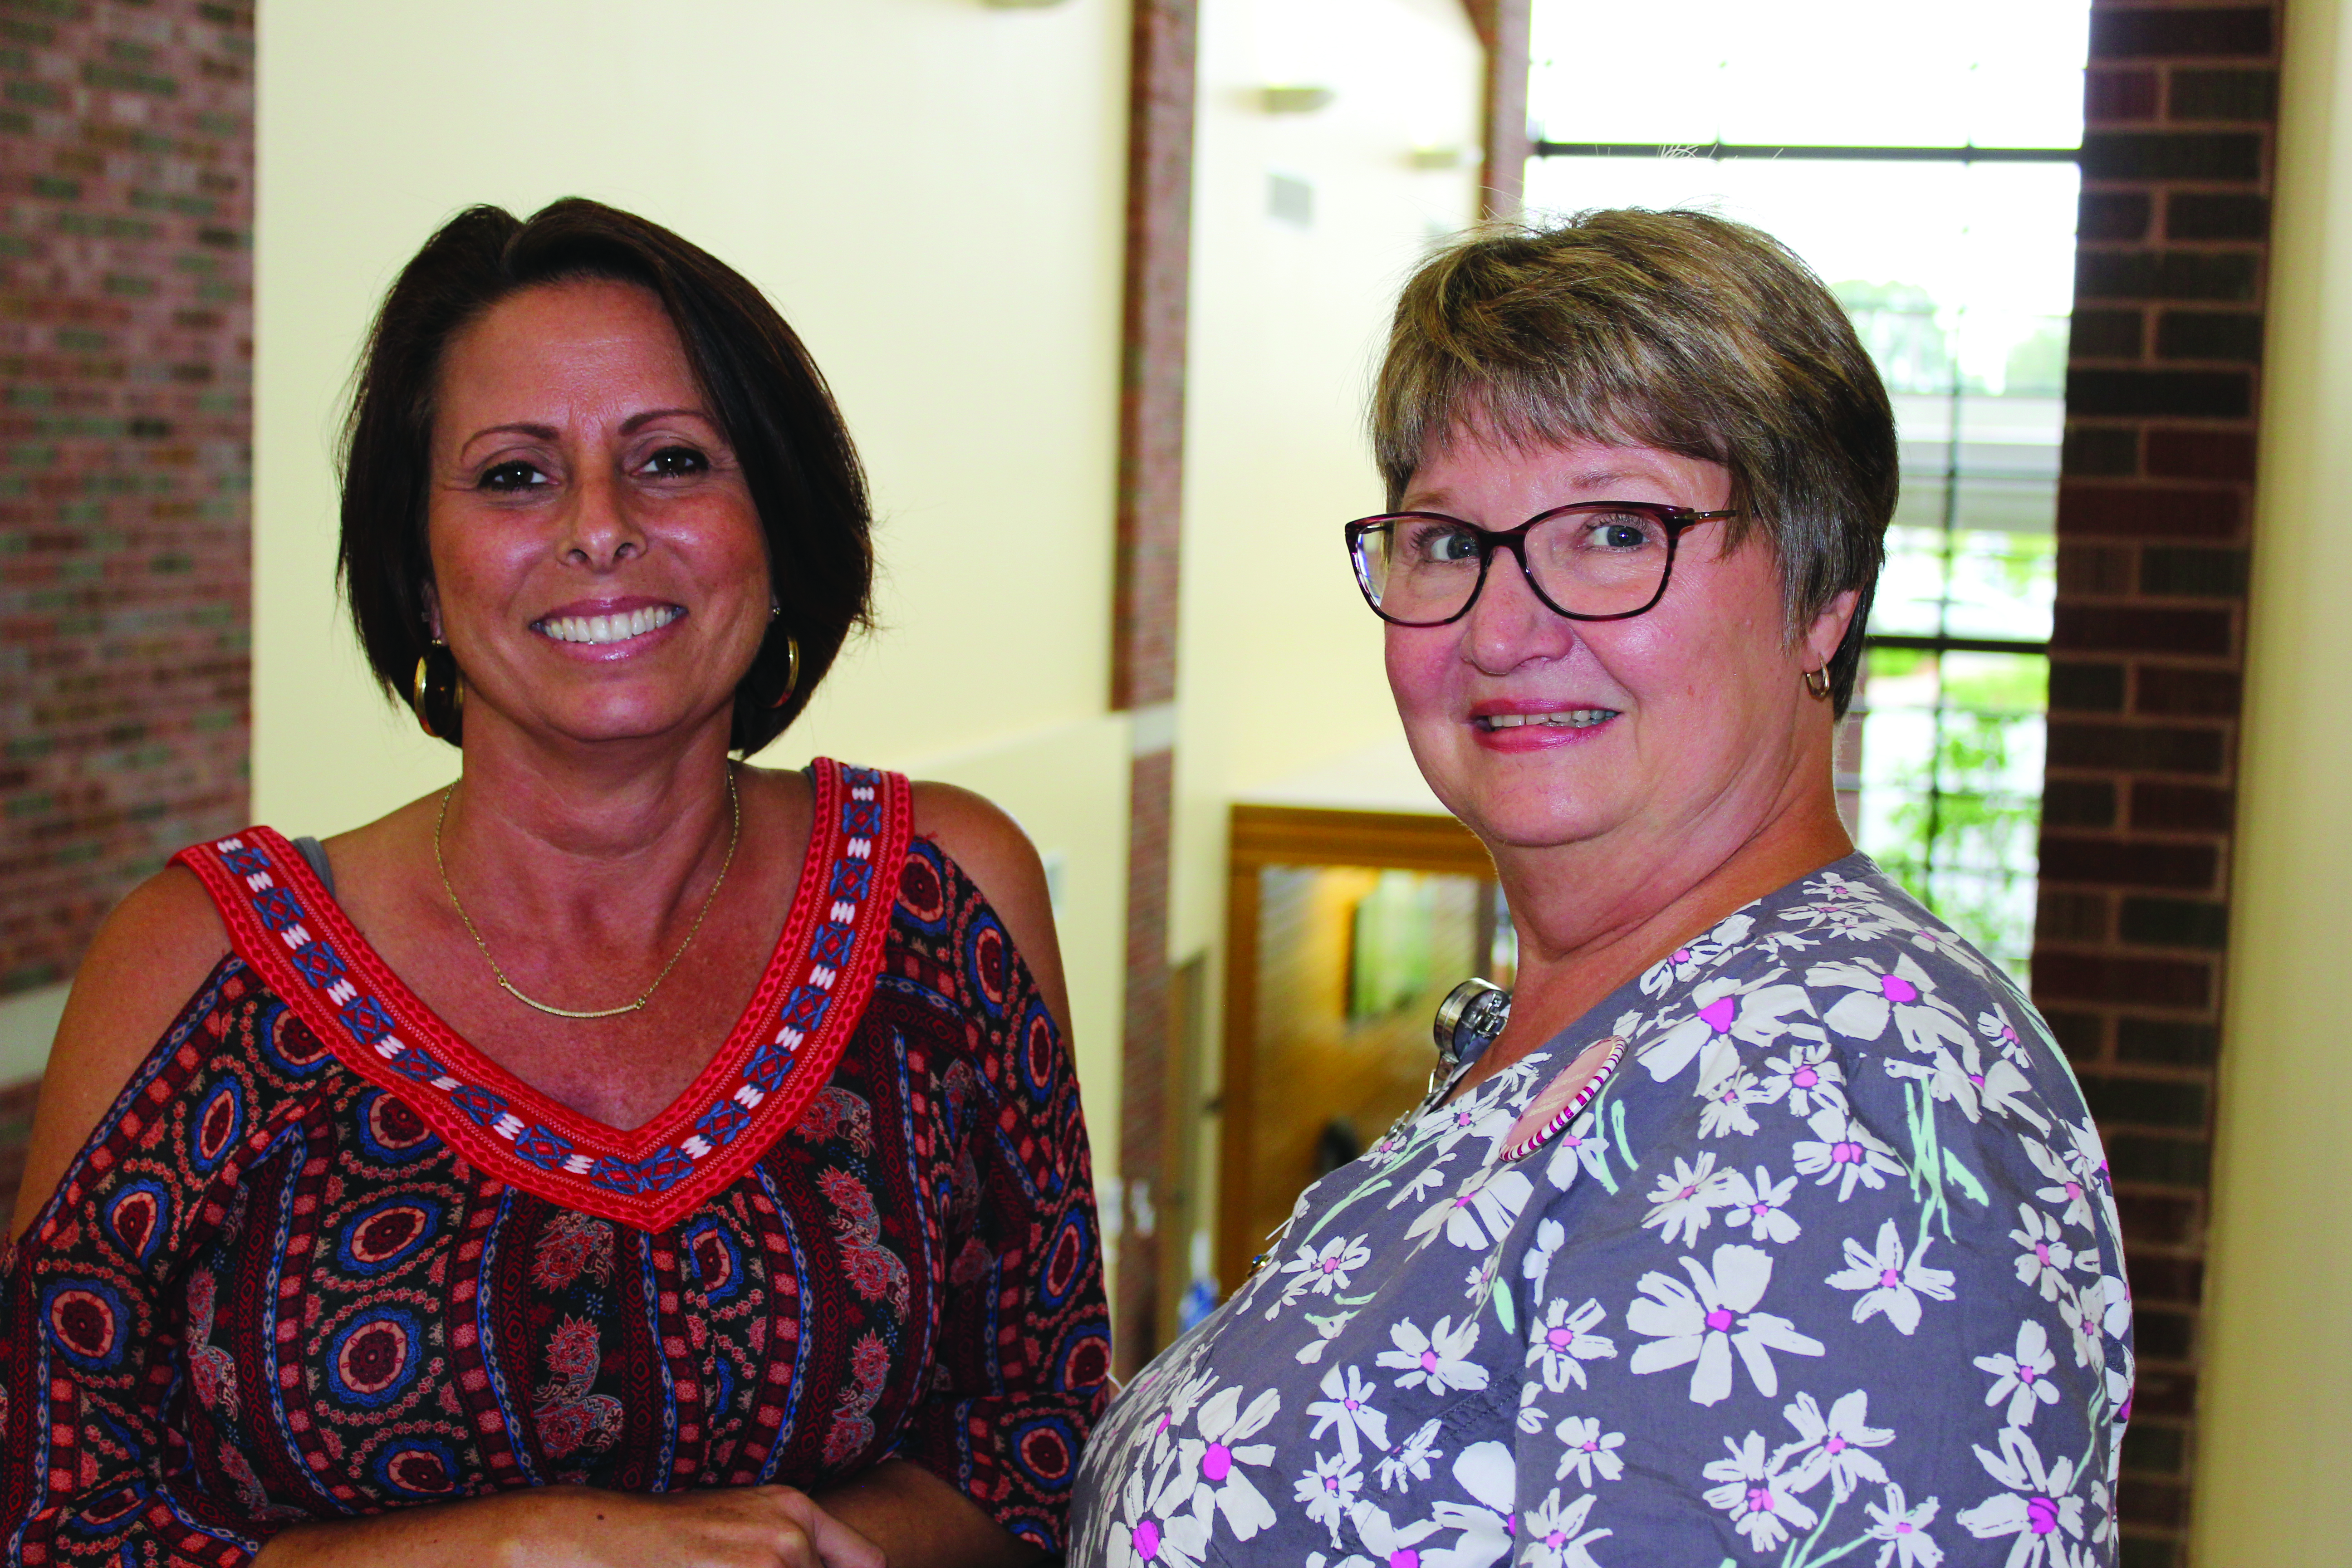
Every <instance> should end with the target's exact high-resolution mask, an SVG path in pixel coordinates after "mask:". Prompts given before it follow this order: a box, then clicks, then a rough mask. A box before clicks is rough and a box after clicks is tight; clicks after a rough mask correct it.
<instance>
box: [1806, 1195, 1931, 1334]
mask: <svg viewBox="0 0 2352 1568" xmlns="http://www.w3.org/2000/svg"><path fill="white" fill-rule="evenodd" d="M1934 1242H1935V1237H1926V1238H1924V1239H1922V1240H1921V1241H1920V1243H1919V1245H1918V1247H1916V1249H1914V1250H1913V1251H1911V1252H1910V1253H1908V1254H1906V1253H1905V1252H1904V1250H1903V1237H1902V1234H1901V1233H1900V1232H1899V1231H1897V1230H1896V1229H1895V1222H1894V1221H1893V1220H1891V1219H1890V1220H1887V1221H1885V1222H1884V1223H1882V1224H1881V1225H1880V1226H1879V1227H1878V1247H1877V1249H1876V1250H1875V1251H1872V1250H1870V1249H1868V1248H1865V1247H1864V1246H1863V1245H1862V1243H1860V1242H1858V1241H1856V1240H1854V1239H1853V1237H1846V1241H1845V1264H1846V1266H1845V1267H1844V1268H1841V1269H1839V1270H1838V1271H1837V1272H1836V1273H1834V1274H1832V1275H1831V1276H1830V1277H1829V1279H1828V1283H1829V1284H1830V1285H1831V1286H1832V1287H1834V1288H1835V1289H1840V1290H1859V1291H1861V1292H1862V1295H1861V1298H1860V1299H1859V1300H1856V1301H1855V1302H1854V1304H1853V1321H1855V1322H1857V1323H1860V1322H1866V1321H1869V1320H1870V1319H1871V1318H1873V1317H1874V1316H1876V1315H1877V1314H1879V1313H1881V1312H1884V1313H1885V1314H1886V1321H1888V1322H1890V1323H1892V1324H1894V1325H1895V1328H1896V1329H1897V1330H1899V1331H1902V1332H1903V1333H1905V1334H1906V1335H1907V1334H1909V1333H1911V1332H1913V1331H1916V1329H1917V1328H1918V1327H1919V1310H1920V1309H1919V1298H1920V1297H1922V1296H1925V1297H1927V1298H1928V1299H1929V1300H1936V1301H1948V1300H1951V1299H1952V1275H1951V1273H1950V1271H1949V1270H1948V1269H1943V1268H1928V1267H1927V1264H1926V1263H1925V1262H1923V1261H1922V1259H1924V1258H1926V1257H1927V1248H1928V1247H1930V1246H1932V1245H1933V1244H1934Z"/></svg>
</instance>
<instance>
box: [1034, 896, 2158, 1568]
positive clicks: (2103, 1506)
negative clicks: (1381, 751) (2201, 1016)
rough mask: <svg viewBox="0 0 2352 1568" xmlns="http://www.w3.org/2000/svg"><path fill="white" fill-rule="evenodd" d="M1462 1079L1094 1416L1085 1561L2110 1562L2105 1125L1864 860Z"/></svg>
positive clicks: (2028, 1565)
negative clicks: (1597, 1072)
mask: <svg viewBox="0 0 2352 1568" xmlns="http://www.w3.org/2000/svg"><path fill="white" fill-rule="evenodd" d="M1612 1036H1613V1037H1617V1038H1618V1039H1620V1040H1622V1042H1623V1049H1622V1055H1621V1056H1620V1058H1619V1060H1618V1064H1617V1066H1616V1067H1615V1068H1614V1069H1613V1070H1612V1072H1610V1074H1609V1076H1608V1077H1607V1079H1606V1080H1605V1081H1603V1082H1601V1084H1600V1086H1599V1088H1598V1089H1597V1090H1596V1091H1595V1092H1594V1093H1593V1094H1592V1096H1591V1100H1589V1101H1588V1102H1587V1103H1586V1105H1585V1107H1584V1108H1583V1109H1582V1110H1580V1112H1578V1113H1576V1114H1575V1115H1573V1116H1572V1117H1571V1118H1570V1120H1569V1121H1567V1123H1566V1125H1565V1126H1564V1127H1559V1128H1558V1129H1557V1130H1556V1131H1554V1132H1553V1134H1552V1136H1550V1137H1549V1139H1547V1140H1545V1141H1544V1142H1540V1143H1539V1144H1538V1145H1537V1146H1536V1147H1535V1148H1533V1149H1532V1150H1531V1151H1527V1152H1525V1153H1524V1155H1523V1157H1520V1158H1516V1159H1515V1158H1510V1157H1507V1156H1508V1155H1509V1154H1514V1153H1518V1152H1520V1148H1521V1146H1522V1145H1523V1142H1524V1141H1525V1139H1526V1138H1527V1137H1528V1131H1527V1126H1522V1125H1521V1119H1522V1117H1523V1116H1525V1115H1526V1113H1527V1112H1528V1110H1529V1108H1530V1107H1531V1106H1533V1105H1535V1104H1536V1102H1537V1101H1538V1100H1539V1099H1540V1098H1541V1096H1542V1091H1543V1090H1544V1089H1546V1088H1547V1086H1548V1085H1549V1083H1550V1082H1551V1081H1552V1080H1553V1079H1555V1078H1556V1076H1557V1075H1558V1074H1559V1072H1561V1071H1562V1070H1563V1069H1564V1068H1566V1067H1567V1066H1568V1064H1570V1062H1572V1061H1573V1060H1574V1059H1575V1058H1577V1057H1578V1056H1580V1054H1581V1053H1583V1052H1584V1051H1585V1050H1586V1049H1587V1048H1588V1047H1591V1046H1593V1045H1595V1044H1596V1043H1599V1042H1601V1041H1604V1040H1607V1039H1608V1038H1610V1037H1612ZM1450 1088H1451V1086H1450V1085H1447V1086H1443V1087H1441V1089H1438V1090H1437V1091H1435V1092H1433V1095H1432V1096H1431V1098H1430V1100H1428V1101H1426V1102H1424V1104H1423V1106H1422V1107H1421V1108H1420V1110H1417V1111H1416V1112H1414V1113H1413V1114H1412V1115H1410V1116H1408V1117H1407V1118H1405V1119H1404V1120H1403V1121H1401V1122H1400V1123H1399V1124H1398V1126H1397V1127H1396V1128H1395V1129H1394V1130H1392V1131H1391V1132H1390V1133H1389V1134H1388V1135H1387V1136H1386V1137H1384V1138H1383V1139H1381V1141H1380V1142H1379V1143H1377V1144H1376V1145H1375V1146H1374V1147H1373V1148H1372V1149H1371V1150H1370V1152H1367V1153H1366V1154H1365V1155H1364V1157H1363V1158H1362V1159H1360V1160H1359V1161H1357V1162H1356V1163H1354V1164H1352V1165H1349V1166H1346V1167H1344V1168H1342V1169H1340V1170H1339V1171H1337V1172H1335V1173H1332V1174H1330V1175H1328V1176H1326V1177H1324V1178H1322V1179H1321V1180H1320V1181H1318V1182H1317V1183H1316V1184H1314V1185H1313V1186H1311V1187H1309V1188H1308V1189H1307V1192H1306V1193H1305V1194H1304V1195H1302V1196H1301V1197H1300V1199H1299V1201H1298V1205H1297V1208H1296V1210H1295V1211H1294V1212H1293V1215H1292V1218H1291V1220H1290V1223H1289V1225H1288V1226H1287V1228H1286V1232H1285V1234H1284V1235H1283V1236H1281V1237H1279V1238H1278V1239H1277V1240H1276V1243H1275V1244H1274V1247H1273V1250H1272V1251H1271V1252H1270V1253H1269V1255H1268V1258H1267V1260H1266V1261H1265V1265H1264V1266H1263V1267H1262V1268H1260V1269H1259V1270H1258V1272H1257V1273H1256V1274H1255V1276H1254V1277H1253V1278H1252V1279H1250V1280H1249V1281H1248V1282H1247V1283H1246V1284H1245V1285H1244V1287H1243V1288H1242V1289H1240V1290H1239V1291H1237V1292H1236V1293H1235V1294H1234V1297H1233V1299H1232V1300H1228V1301H1227V1302H1226V1303H1225V1304H1224V1305H1223V1307H1222V1308H1221V1309H1219V1310H1218V1311H1217V1312H1216V1313H1214V1314H1213V1316H1212V1317H1210V1318H1209V1320H1208V1321H1205V1322H1203V1323H1202V1324H1201V1325H1200V1326H1199V1327H1197V1328H1196V1329H1194V1330H1193V1331H1192V1333H1190V1334H1189V1335H1187V1336H1186V1337H1184V1338H1183V1339H1181V1340H1179V1341H1178V1342H1176V1343H1175V1344H1174V1345H1173V1346H1171V1347H1170V1349H1169V1350H1168V1351H1167V1352H1164V1353H1163V1354H1162V1355H1160V1357H1159V1359H1158V1360H1156V1361H1155V1362H1153V1363H1152V1364H1151V1365H1150V1367H1149V1368H1147V1369H1146V1370H1145V1371H1144V1372H1143V1373H1141V1374H1140V1375H1139V1377H1138V1378H1137V1379H1136V1381H1135V1382H1134V1383H1133V1384H1131V1385H1129V1388H1128V1389H1127V1390H1126V1392H1125V1393H1124V1394H1122V1395H1121V1396H1120V1398H1119V1399H1118V1402H1117V1403H1116V1404H1115V1405H1113V1406H1112V1408H1111V1411H1110V1413H1109V1414H1108V1415H1107V1416H1106V1417H1105V1419H1104V1424H1103V1426H1101V1428H1100V1429H1098V1431H1097V1434H1096V1437H1095V1441H1094V1445H1093V1447H1090V1448H1089V1449H1088V1450H1087V1457H1086V1461H1085V1463H1084V1465H1083V1467H1082V1469H1081V1473H1080V1477H1079V1481H1078V1496H1077V1501H1076V1507H1075V1510H1074V1513H1073V1517H1072V1540H1073V1546H1072V1551H1071V1558H1072V1561H1073V1562H1076V1563H1084V1564H1087V1568H1098V1565H1105V1568H1135V1565H1136V1564H1150V1565H1151V1568H1201V1565H1202V1564H1209V1563H1216V1564H1226V1563H1249V1564H1252V1565H1259V1564H1265V1565H1269V1568H1270V1565H1274V1564H1297V1565H1299V1568H1490V1565H1492V1564H1497V1563H1517V1564H1526V1565H1529V1568H1654V1565H1665V1564H1673V1565H1675V1568H1719V1565H1730V1564H1745V1563H1772V1564H1774V1565H1776V1568H1819V1565H1822V1564H1826V1563H1832V1562H1846V1563H1870V1564H1874V1565H1875V1568H1937V1565H1938V1564H1940V1563H1947V1562H1948V1563H1954V1564H1958V1563H1969V1564H1979V1563H1984V1564H1993V1563H2000V1564H2005V1565H2006V1568H2103V1565H2110V1564H2112V1563H2114V1562H2115V1560H2116V1532H2115V1523H2114V1506H2113V1505H2114V1495H2115V1494H2114V1488H2115V1482H2116V1451H2117V1445H2118V1443H2119V1440H2120V1438H2121V1436H2122V1434H2123V1427H2124V1423H2125V1421H2126V1419H2127V1418H2128V1415H2129V1412H2130V1406H2131V1388H2132V1352H2131V1308H2130V1302H2129V1298H2128V1296H2127V1294H2126V1289H2125V1286H2124V1277H2123V1259H2122V1254H2121V1250H2120V1247H2119V1246H2118V1243H2117V1230H2116V1215H2115V1209H2114V1204H2113V1200H2112V1196H2111V1194H2110V1189H2109V1184H2108V1177H2107V1169H2106V1163H2105V1157H2104V1156H2103V1155H2102V1153H2101V1152H2100V1148H2099V1140H2098V1136H2097V1134H2096V1132H2095V1131H2093V1129H2092V1126H2091V1122H2090V1118H2089V1116H2088V1115H2087V1114H2086V1113H2085V1111H2084V1105H2083V1099H2082V1095H2081V1093H2080V1091H2079V1090H2078V1089H2077V1088H2076V1086H2075V1084H2074V1079H2073V1077H2072V1075H2071V1074H2070V1073H2069V1072H2068V1070H2067V1068H2066V1066H2065V1063H2064V1061H2063V1058H2061V1057H2060V1056H2059V1055H2058V1053H2057V1052H2056V1050H2055V1049H2054V1048H2053V1046H2052V1044H2051V1042H2050V1038H2049V1036H2048V1034H2047V1032H2046V1031H2045V1030H2044V1028H2043V1026H2042V1021H2041V1019H2040V1018H2039V1017H2038V1016H2035V1014H2034V1013H2033V1011H2032V1008H2031V1007H2030V1006H2029V1005H2027V1004H2026V1002H2025V1000H2024V998H2023V997H2022V996H2021V995H2020V994H2019V993H2018V992H2017V990H2016V988H2015V987H2014V986H2013V985H2011V984H2010V983H2009V981H2008V979H2007V978H2006V977H2005V976H2004V975H2002V974H2001V973H2000V971H1999V970H1998V969H1996V968H1994V967H1993V966H1992V965H1991V964H1990V963H1988V962H1987V961H1986V960H1985V959H1984V958H1983V957H1982V956H1981V955H1980V954H1979V953H1978V952H1975V951H1974V950H1973V949H1972V948H1970V947H1969V945H1968V944H1967V943H1966V942H1962V941H1961V940H1960V939H1959V938H1958V937H1957V936H1955V935H1954V934H1953V933H1952V932H1951V931H1949V930H1948V929H1947V928H1945V927H1944V926H1942V925H1941V924H1939V923H1937V921H1936V920H1935V919H1934V917H1933V916H1931V915H1929V914H1928V913H1927V911H1926V910H1922V909H1921V908H1920V907H1919V906H1918V905H1917V904H1916V903H1914V902H1913V901H1912V900H1910V899H1908V898H1906V896H1905V895H1904V894H1903V893H1902V892H1901V891H1900V890H1898V889H1896V888H1895V886H1894V885H1893V884H1892V883H1890V882H1889V881H1887V880H1886V879H1885V877H1884V876H1882V875H1881V874H1880V873H1879V872H1878V870H1877V868H1875V867H1874V866H1873V865H1872V864H1871V863H1870V862H1869V861H1868V860H1866V859H1864V858H1862V857H1859V856H1856V857H1853V858H1850V859H1846V860H1842V861H1839V862H1837V863H1836V864H1834V865H1832V866H1830V867H1827V868H1823V869H1822V870H1821V871H1819V872H1816V873H1814V874H1813V875H1811V876H1809V877H1805V878H1802V879H1799V880H1798V881H1797V882H1795V883H1792V884H1791V885H1790V886H1789V887H1787V888H1784V889H1781V890H1780V891H1779V892H1777V893H1775V894H1773V895H1771V896H1770V897H1768V898H1766V899H1763V900H1759V902H1757V903H1755V904H1752V905H1750V906H1749V907H1748V908H1747V909H1746V910H1742V911H1740V912H1739V913H1738V914H1736V915H1734V916H1732V917H1731V918H1730V919H1728V920H1727V921H1724V922H1723V923H1722V924H1721V925H1720V926H1718V927H1717V929H1715V930H1714V931H1710V932H1708V933H1707V934H1706V936H1705V937H1704V938H1702V939H1701V940H1698V941H1696V942H1692V943H1691V944H1690V945H1689V946H1688V947H1687V948H1685V949H1683V950H1682V951H1680V952H1675V953H1674V954H1672V955H1671V956H1670V957H1668V958H1667V959H1666V960H1665V961H1664V962H1663V963H1659V964H1658V965H1657V966H1656V967H1655V968H1654V969H1652V970H1651V971H1650V972H1649V973H1645V974H1643V975H1642V976H1640V977H1639V978H1638V979H1637V980H1635V981H1634V982H1633V983H1631V984H1627V985H1626V986H1625V987H1623V988H1622V990H1620V991H1619V992H1618V993H1617V994H1615V995H1613V996H1612V997H1610V998H1609V999H1608V1000H1606V1001H1604V1002H1603V1003H1602V1004H1601V1005H1600V1006H1598V1007H1596V1008H1594V1009H1593V1010H1592V1012H1591V1014H1590V1015H1588V1016H1586V1017H1584V1018H1583V1019H1581V1020H1580V1021H1579V1022H1578V1023H1577V1024H1575V1025H1573V1026H1570V1028H1568V1029H1567V1030H1565V1031H1564V1032H1563V1033H1562V1034H1561V1035H1560V1036H1559V1037H1558V1038H1557V1039H1555V1040H1553V1041H1552V1042H1550V1044H1549V1046H1548V1047H1546V1048H1544V1049H1542V1050H1539V1051H1537V1052H1534V1053H1532V1054H1530V1055H1529V1056H1528V1057H1527V1058H1523V1059H1522V1060H1520V1061H1518V1062H1516V1063H1513V1064H1512V1065H1511V1066H1510V1067H1508V1068H1505V1069H1504V1070H1503V1071H1501V1072H1500V1073H1497V1074H1496V1076H1494V1077H1493V1078H1491V1079H1487V1080H1486V1082H1484V1083H1481V1084H1479V1085H1477V1086H1475V1088H1473V1089H1468V1090H1466V1091H1465V1092H1464V1093H1463V1094H1462V1095H1461V1096H1460V1098H1458V1099H1456V1100H1451V1101H1447V1100H1444V1094H1445V1092H1446V1091H1447V1089H1450ZM1552 1120H1553V1118H1552V1116H1551V1114H1550V1110H1549V1107H1547V1108H1546V1110H1545V1111H1544V1113H1542V1114H1539V1115H1538V1116H1535V1117H1532V1118H1528V1125H1529V1126H1532V1127H1533V1128H1534V1129H1535V1130H1537V1131H1540V1130H1542V1129H1543V1128H1544V1127H1546V1126H1548V1125H1549V1124H1550V1123H1551V1121H1552ZM1515 1128H1517V1131H1515Z"/></svg>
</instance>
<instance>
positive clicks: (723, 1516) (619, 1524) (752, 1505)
mask: <svg viewBox="0 0 2352 1568" xmlns="http://www.w3.org/2000/svg"><path fill="white" fill-rule="evenodd" d="M255 1563H256V1568H342V1565H344V1564H352V1565H354V1568H356V1565H359V1564H369V1565H382V1568H442V1565H445V1564H446V1568H643V1565H645V1564H647V1563H661V1564H664V1565H665V1568H887V1563H886V1560H885V1559H884V1557H883V1554H882V1549H881V1548H880V1547H878V1546H876V1545H875V1544H874V1543H873V1542H870V1541H868V1540H866V1537H864V1536H863V1535H860V1534H858V1533H857V1532H856V1531H854V1530H852V1529H850V1528H849V1527H848V1526H847V1525H845V1524H844V1523H842V1522H841V1521H839V1520H837V1519H835V1518H834V1517H833V1515H831V1514H829V1513H827V1512H826V1511H825V1510H824V1509H822V1508H819V1507H818V1506H817V1505H816V1503H815V1502H814V1501H812V1500H810V1498H809V1497H808V1495H807V1494H806V1493H805V1492H799V1491H795V1490H793V1489H792V1488H790V1487H740V1488H729V1489H717V1490H710V1491H693V1492H675V1493H668V1494H644V1493H636V1492H613V1491H599V1490H596V1489H592V1488H588V1487H545V1488H536V1489H531V1490H528V1491H512V1492H500V1493H499V1494H498V1495H496V1496H494V1497H485V1498H476V1499H473V1500H470V1501H467V1502H457V1503H443V1504H440V1505H438V1506H436V1507H430V1508H419V1509H407V1510H402V1511H400V1512H397V1513H388V1514H379V1515H377V1516H376V1517H374V1518H373V1519H354V1520H345V1521H337V1522H335V1523H332V1524H304V1525H297V1526H296V1527H295V1528H293V1529H291V1530H289V1531H286V1532H285V1533H284V1534H282V1535H280V1536H278V1538H277V1539H276V1540H274V1541H272V1542H270V1543H269V1544H268V1546H267V1547H266V1548H264V1549H263V1551H262V1552H261V1555H260V1556H259V1557H258V1558H257V1559H256V1560H255Z"/></svg>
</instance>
